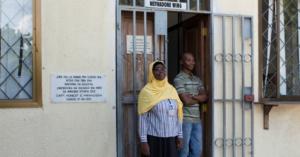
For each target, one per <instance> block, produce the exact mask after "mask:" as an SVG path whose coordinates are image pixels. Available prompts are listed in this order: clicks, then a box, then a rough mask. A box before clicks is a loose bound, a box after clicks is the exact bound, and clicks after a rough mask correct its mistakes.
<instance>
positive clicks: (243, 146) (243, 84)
mask: <svg viewBox="0 0 300 157" xmlns="http://www.w3.org/2000/svg"><path fill="white" fill-rule="evenodd" d="M244 22H245V21H244V18H243V17H242V25H241V26H242V95H241V96H242V97H243V95H244V93H245V91H244V87H245V43H244V40H245V38H244V24H245V23H244ZM241 99H242V100H243V98H241ZM244 139H245V103H244V101H242V141H243V144H242V157H245V145H244Z"/></svg>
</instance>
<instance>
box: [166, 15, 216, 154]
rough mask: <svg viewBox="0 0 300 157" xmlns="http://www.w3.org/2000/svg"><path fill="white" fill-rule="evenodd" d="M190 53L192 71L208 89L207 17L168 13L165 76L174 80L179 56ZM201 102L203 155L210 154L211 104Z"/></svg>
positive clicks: (178, 67)
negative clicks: (193, 63)
mask: <svg viewBox="0 0 300 157" xmlns="http://www.w3.org/2000/svg"><path fill="white" fill-rule="evenodd" d="M184 52H190V53H192V54H193V55H194V56H195V61H196V65H195V70H194V74H195V75H196V76H198V77H200V79H201V80H202V81H203V83H204V85H205V88H206V89H207V91H208V92H209V93H210V92H211V75H210V74H211V72H210V71H211V70H210V64H211V63H210V38H209V16H208V15H206V14H193V13H180V12H169V13H168V79H169V80H170V83H173V82H172V80H174V78H175V76H176V75H177V74H178V73H179V71H180V63H179V60H180V56H181V54H182V53H184ZM209 104H210V102H209V103H208V104H202V106H201V111H200V112H201V114H200V115H201V121H202V126H203V154H202V157H209V156H211V155H210V154H211V151H210V150H211V148H210V143H211V142H210V141H211V136H212V134H211V130H212V129H211V127H212V125H211V115H212V110H211V105H209Z"/></svg>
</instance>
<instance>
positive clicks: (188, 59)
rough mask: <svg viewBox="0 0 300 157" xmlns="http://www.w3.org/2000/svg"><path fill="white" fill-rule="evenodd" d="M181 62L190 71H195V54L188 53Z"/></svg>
mask: <svg viewBox="0 0 300 157" xmlns="http://www.w3.org/2000/svg"><path fill="white" fill-rule="evenodd" d="M181 64H182V68H184V69H186V70H189V71H193V70H194V67H195V59H194V56H193V55H192V54H189V53H186V54H185V55H184V56H183V58H182V61H181Z"/></svg>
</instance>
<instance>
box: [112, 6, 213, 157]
mask: <svg viewBox="0 0 300 157" xmlns="http://www.w3.org/2000/svg"><path fill="white" fill-rule="evenodd" d="M119 14H120V19H119V21H120V23H119V25H118V26H117V27H119V30H118V31H117V36H118V41H119V42H118V43H117V44H118V45H117V46H118V51H117V80H118V81H117V95H118V99H117V103H118V108H117V112H118V113H117V115H118V117H117V121H118V125H117V126H118V129H117V130H118V132H117V136H118V145H117V147H118V154H119V155H118V156H123V157H136V156H140V153H139V137H138V129H137V127H138V125H137V124H138V115H137V96H138V94H139V92H140V90H141V89H142V87H143V86H144V85H145V84H146V83H147V71H148V65H149V64H150V63H151V62H152V61H154V60H157V59H158V60H163V61H165V62H166V63H167V64H166V65H167V66H168V68H167V69H168V79H169V82H170V83H171V84H172V83H173V81H172V80H173V79H174V77H175V76H176V74H177V73H178V72H179V71H180V65H179V58H180V57H179V56H180V55H181V53H183V52H186V51H188V52H191V53H193V54H194V56H195V59H196V68H195V74H196V75H197V76H199V77H200V78H201V79H202V80H203V82H204V84H205V87H206V89H207V90H208V91H209V92H212V91H211V75H210V67H211V66H210V64H211V63H210V38H209V31H210V30H209V25H210V23H209V19H210V18H209V15H208V14H199V13H198V14H195V13H183V12H170V11H134V12H133V11H121V12H120V13H119ZM117 29H118V28H117ZM209 104H210V103H208V104H206V105H203V107H202V108H201V118H202V122H203V137H204V138H203V150H204V152H203V155H202V157H210V156H211V148H210V147H211V138H212V135H211V134H212V133H211V130H212V129H211V127H212V125H211V117H212V116H211V115H212V110H211V107H210V105H209Z"/></svg>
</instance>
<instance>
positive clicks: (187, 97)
mask: <svg viewBox="0 0 300 157" xmlns="http://www.w3.org/2000/svg"><path fill="white" fill-rule="evenodd" d="M179 98H180V99H181V101H182V102H183V104H184V105H188V106H190V105H194V104H198V103H199V102H198V100H197V99H194V98H193V96H192V95H191V94H186V93H182V94H179Z"/></svg>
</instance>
